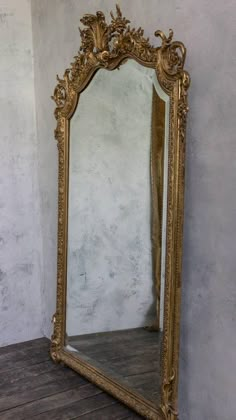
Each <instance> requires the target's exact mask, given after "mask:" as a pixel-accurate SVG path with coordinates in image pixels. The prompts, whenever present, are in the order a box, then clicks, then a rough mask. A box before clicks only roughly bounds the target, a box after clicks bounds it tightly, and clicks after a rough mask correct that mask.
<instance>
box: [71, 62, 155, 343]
mask: <svg viewBox="0 0 236 420" xmlns="http://www.w3.org/2000/svg"><path fill="white" fill-rule="evenodd" d="M153 74H154V70H153V69H148V68H145V67H142V66H140V65H138V64H137V63H136V62H134V61H131V60H130V61H128V62H126V63H125V64H124V65H121V66H120V68H119V69H117V70H115V71H113V72H107V71H106V70H101V71H99V72H97V73H96V75H95V77H94V79H93V80H92V82H91V84H90V85H89V86H88V88H87V89H86V90H85V91H84V92H83V93H82V94H81V96H80V99H79V105H78V107H77V110H76V112H75V115H74V116H73V118H72V120H71V126H70V134H71V140H70V193H69V194H70V195H69V235H68V280H67V281H68V300H67V333H68V335H77V334H83V333H91V332H98V331H111V330H118V329H124V328H134V327H140V326H145V325H149V324H150V323H153V321H154V318H155V296H154V290H153V274H152V252H151V251H152V250H151V246H152V245H151V231H150V223H151V183H150V139H151V110H152V78H153Z"/></svg>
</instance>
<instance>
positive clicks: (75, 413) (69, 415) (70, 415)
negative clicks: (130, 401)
mask: <svg viewBox="0 0 236 420" xmlns="http://www.w3.org/2000/svg"><path fill="white" fill-rule="evenodd" d="M116 404H117V402H116V401H115V400H114V399H113V398H112V397H110V396H109V395H107V394H105V393H100V394H98V395H95V396H93V397H90V398H86V399H84V400H81V401H78V402H76V403H74V404H72V405H70V406H65V407H61V408H59V409H55V410H50V411H47V412H45V413H42V414H40V415H39V416H34V417H32V418H33V419H34V420H36V419H37V420H71V419H75V418H77V417H81V416H83V415H84V414H88V413H92V412H94V411H95V410H97V409H99V408H100V409H101V408H105V407H108V406H111V405H114V406H115V405H116ZM97 418H98V419H99V417H97Z"/></svg>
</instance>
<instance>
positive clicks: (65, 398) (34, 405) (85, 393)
mask: <svg viewBox="0 0 236 420" xmlns="http://www.w3.org/2000/svg"><path fill="white" fill-rule="evenodd" d="M101 393H102V391H101V390H100V389H99V388H97V387H95V386H94V385H92V384H90V383H88V384H81V386H77V387H75V388H73V389H69V390H68V391H65V392H59V393H57V394H54V395H51V396H49V397H45V398H41V399H39V400H36V401H33V402H30V403H28V404H24V405H21V406H18V407H16V408H13V409H11V410H8V411H6V412H5V413H3V414H2V416H1V417H0V418H1V419H3V420H15V419H17V420H23V419H31V418H32V417H33V416H36V415H39V414H42V413H45V412H48V411H50V410H55V409H57V410H59V409H61V408H63V407H64V408H65V407H67V406H68V405H71V404H72V403H75V402H78V401H80V400H82V399H85V398H88V397H91V396H94V395H98V394H101ZM47 415H48V414H47Z"/></svg>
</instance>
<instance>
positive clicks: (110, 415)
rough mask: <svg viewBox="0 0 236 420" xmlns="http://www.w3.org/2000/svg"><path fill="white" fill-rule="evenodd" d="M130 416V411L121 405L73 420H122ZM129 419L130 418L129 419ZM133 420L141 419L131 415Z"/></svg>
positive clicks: (136, 415)
mask: <svg viewBox="0 0 236 420" xmlns="http://www.w3.org/2000/svg"><path fill="white" fill-rule="evenodd" d="M128 416H130V409H129V408H128V407H126V406H125V405H123V404H119V403H117V404H114V405H111V406H108V407H105V408H101V409H98V410H95V411H93V412H90V413H87V414H83V415H82V416H78V417H75V420H124V419H126V418H127V417H128ZM129 418H130V419H131V417H129ZM132 419H133V420H139V419H142V417H140V416H138V414H135V413H134V414H132Z"/></svg>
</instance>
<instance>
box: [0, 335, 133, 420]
mask: <svg viewBox="0 0 236 420" xmlns="http://www.w3.org/2000/svg"><path fill="white" fill-rule="evenodd" d="M134 335H135V334H134ZM121 341H122V340H121ZM136 381H137V379H136ZM77 418H78V419H80V420H95V419H97V420H101V419H102V420H103V419H104V420H112V419H113V420H118V419H120V420H121V419H125V418H130V419H141V417H139V416H138V415H136V414H135V413H133V412H132V411H131V410H130V409H129V408H128V407H126V406H124V405H122V404H121V403H119V402H117V400H115V399H113V398H112V397H111V396H109V395H108V394H106V393H104V392H103V391H101V390H100V389H99V388H97V387H96V386H94V385H92V384H91V383H89V382H88V381H87V380H86V379H84V378H82V377H81V376H80V375H78V374H77V373H75V372H74V371H72V370H71V369H69V368H67V367H64V366H61V365H56V364H54V363H53V362H52V361H51V359H50V355H49V340H48V339H37V340H31V341H28V342H25V343H19V344H14V345H12V346H7V347H3V348H0V419H1V420H31V419H35V420H63V419H65V420H70V419H77Z"/></svg>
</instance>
